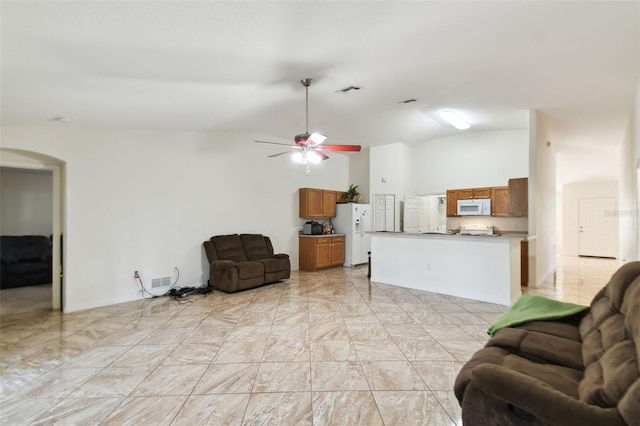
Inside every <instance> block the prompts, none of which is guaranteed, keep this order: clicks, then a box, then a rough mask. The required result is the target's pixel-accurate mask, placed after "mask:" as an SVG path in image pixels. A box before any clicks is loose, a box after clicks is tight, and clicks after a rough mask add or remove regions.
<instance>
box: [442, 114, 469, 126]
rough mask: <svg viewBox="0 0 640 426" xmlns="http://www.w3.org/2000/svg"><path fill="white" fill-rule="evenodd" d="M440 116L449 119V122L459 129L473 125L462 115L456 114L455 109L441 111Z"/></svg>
mask: <svg viewBox="0 0 640 426" xmlns="http://www.w3.org/2000/svg"><path fill="white" fill-rule="evenodd" d="M440 116H441V117H442V118H444V119H445V120H446V121H447V123H449V124H451V125H452V126H453V127H455V128H456V129H458V130H465V129H468V128H469V127H471V125H470V124H469V123H467V122H466V121H464V119H463V118H462V117H460V116H459V115H458V114H456V113H455V112H453V111H449V110H447V111H442V112H441V113H440Z"/></svg>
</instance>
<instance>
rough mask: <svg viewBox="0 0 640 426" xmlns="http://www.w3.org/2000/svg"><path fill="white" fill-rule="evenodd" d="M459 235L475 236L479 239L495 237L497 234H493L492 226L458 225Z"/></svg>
mask: <svg viewBox="0 0 640 426" xmlns="http://www.w3.org/2000/svg"><path fill="white" fill-rule="evenodd" d="M460 235H475V236H480V237H497V236H498V234H494V233H493V226H491V225H479V224H477V223H476V224H469V225H460Z"/></svg>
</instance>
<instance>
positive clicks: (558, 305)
mask: <svg viewBox="0 0 640 426" xmlns="http://www.w3.org/2000/svg"><path fill="white" fill-rule="evenodd" d="M586 309H589V307H588V306H583V305H575V304H573V303H565V302H560V301H558V300H553V299H547V298H546V297H542V296H534V295H531V294H525V295H524V296H522V297H521V298H520V299H518V301H517V302H516V303H515V304H514V305H513V306H512V307H511V309H510V310H508V311H507V312H505V313H504V314H502V315H500V316H499V317H498V319H496V321H495V322H494V323H493V325H492V326H491V327H489V330H488V331H487V333H489V336H492V337H493V335H494V334H495V333H496V331H498V330H500V329H501V328H505V327H511V326H514V325H518V324H522V323H525V322H528V321H535V320H554V319H560V318H566V317H569V316H571V315H575V314H577V313H580V312H582V311H584V310H586Z"/></svg>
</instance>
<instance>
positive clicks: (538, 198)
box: [528, 111, 557, 286]
mask: <svg viewBox="0 0 640 426" xmlns="http://www.w3.org/2000/svg"><path fill="white" fill-rule="evenodd" d="M530 126H531V132H530V144H531V145H530V158H529V161H530V166H529V169H530V172H529V173H530V175H529V225H528V226H529V235H530V236H533V237H534V238H533V240H530V241H529V284H530V285H532V286H538V285H540V284H541V283H542V282H543V281H544V279H545V278H547V277H548V276H549V275H550V274H551V273H553V271H554V270H555V267H556V264H557V253H556V249H557V247H556V238H557V237H556V197H557V192H556V152H555V144H554V142H553V141H551V140H550V138H549V135H548V132H547V129H546V128H545V125H544V118H543V117H542V115H541V114H540V113H538V112H536V111H531V114H530Z"/></svg>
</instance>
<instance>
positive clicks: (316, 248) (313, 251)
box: [298, 235, 344, 272]
mask: <svg viewBox="0 0 640 426" xmlns="http://www.w3.org/2000/svg"><path fill="white" fill-rule="evenodd" d="M298 246H299V256H300V260H299V266H300V269H301V270H303V271H312V272H313V271H315V270H316V269H322V268H328V267H331V266H338V265H343V264H344V235H322V236H302V235H301V236H300V237H298Z"/></svg>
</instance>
